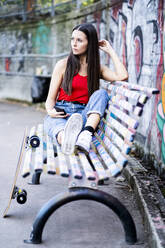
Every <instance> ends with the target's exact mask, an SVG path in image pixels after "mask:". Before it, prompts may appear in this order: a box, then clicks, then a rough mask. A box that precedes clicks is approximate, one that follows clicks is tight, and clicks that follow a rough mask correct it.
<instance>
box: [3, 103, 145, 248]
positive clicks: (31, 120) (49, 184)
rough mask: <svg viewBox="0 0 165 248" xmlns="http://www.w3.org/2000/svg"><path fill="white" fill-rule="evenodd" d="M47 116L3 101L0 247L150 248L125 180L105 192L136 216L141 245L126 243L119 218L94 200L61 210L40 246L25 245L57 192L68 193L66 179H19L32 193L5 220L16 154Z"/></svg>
mask: <svg viewBox="0 0 165 248" xmlns="http://www.w3.org/2000/svg"><path fill="white" fill-rule="evenodd" d="M44 115H45V114H44V113H42V112H39V111H37V110H36V109H35V108H34V107H33V106H32V107H27V106H24V105H20V104H11V103H7V102H0V140H1V143H0V154H1V156H0V166H1V172H0V188H1V190H0V247H4V248H34V247H36V248H37V247H41V248H45V247H50V248H55V247H56V248H72V247H73V248H84V247H86V248H130V247H133V248H148V245H147V235H146V233H145V231H144V228H143V225H142V219H141V216H140V213H139V211H138V209H137V205H136V203H135V199H134V196H133V193H132V191H130V189H129V187H128V185H127V183H126V182H124V183H120V184H119V183H116V182H115V180H112V182H111V184H110V185H109V186H102V187H101V188H102V189H103V190H105V191H106V192H109V193H110V194H112V195H114V196H115V197H117V198H118V199H119V200H120V201H122V203H124V205H125V206H126V207H127V208H128V210H129V211H130V213H131V215H132V216H133V218H134V220H135V223H136V227H137V235H138V244H136V245H134V246H130V245H127V244H126V243H125V241H124V232H123V228H122V226H121V223H120V221H119V219H118V217H117V216H116V215H115V214H114V213H113V212H112V211H111V210H109V209H108V208H107V207H105V206H104V205H101V204H99V203H96V202H92V201H85V200H81V201H77V202H73V203H69V204H67V205H65V206H63V207H62V208H61V209H58V210H57V212H56V214H54V215H52V216H51V218H50V219H49V220H48V222H47V224H46V226H45V229H44V232H43V243H42V244H40V245H28V244H24V243H23V240H24V239H29V235H30V232H31V226H32V223H33V220H34V218H35V216H36V214H37V212H38V211H39V209H40V208H41V207H42V205H43V204H44V203H45V202H47V201H48V200H49V199H50V198H51V197H53V196H54V195H55V194H57V193H59V192H62V191H64V190H66V189H67V188H66V187H67V179H64V178H61V177H59V176H56V177H55V176H48V175H43V176H42V177H41V185H35V186H34V185H33V186H32V185H29V184H28V182H29V181H30V180H31V178H30V177H28V178H26V179H22V178H21V177H20V178H19V185H20V186H21V185H23V187H24V188H25V189H26V190H27V192H28V201H27V203H26V204H24V205H19V204H17V202H16V201H15V200H13V201H12V205H11V208H10V210H9V214H10V217H8V218H2V214H3V211H4V209H5V207H6V205H7V201H8V198H9V192H10V188H11V184H12V180H13V175H14V173H15V168H16V163H17V158H18V151H19V149H20V144H21V140H22V136H23V133H24V129H25V126H28V127H31V126H32V125H33V124H37V123H38V122H42V120H43V117H44Z"/></svg>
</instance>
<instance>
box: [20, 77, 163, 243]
mask: <svg viewBox="0 0 165 248" xmlns="http://www.w3.org/2000/svg"><path fill="white" fill-rule="evenodd" d="M102 87H104V88H105V89H106V90H107V91H108V93H109V95H110V100H109V104H108V106H107V109H106V111H105V116H104V118H103V119H102V120H101V121H100V124H99V126H98V129H97V131H96V132H95V135H94V137H93V140H92V142H91V149H90V152H89V156H86V155H85V154H84V153H82V152H79V153H78V154H72V155H69V156H66V155H64V154H63V153H62V152H61V150H60V147H59V146H57V147H55V144H54V141H53V140H52V139H51V138H50V137H48V136H47V135H45V134H44V131H43V125H42V124H39V125H38V126H37V127H32V128H31V130H30V134H29V137H31V136H34V135H37V136H38V137H39V141H40V142H39V143H40V145H39V146H38V147H36V148H31V146H29V148H28V149H27V152H26V156H25V161H24V167H23V171H22V176H23V177H26V176H28V175H30V174H31V173H32V175H33V176H32V184H39V183H40V176H41V175H42V172H43V171H44V172H47V173H48V174H51V175H56V174H59V175H61V176H63V177H68V178H69V180H68V181H69V186H68V191H67V192H64V193H63V194H60V195H57V196H55V197H54V198H53V199H51V200H50V201H49V202H48V203H46V204H45V205H44V206H43V207H42V209H41V210H40V211H39V213H38V215H37V217H36V219H35V220H34V223H33V230H32V232H31V235H30V239H29V240H26V241H25V242H26V243H34V244H36V243H41V242H42V232H43V228H44V226H45V224H46V221H47V219H48V218H49V217H50V215H51V214H52V213H53V212H55V211H56V209H57V208H59V207H60V206H62V205H64V204H66V203H68V202H70V201H75V200H79V199H88V200H95V201H98V202H101V203H103V204H104V205H106V206H108V207H109V208H110V209H111V210H113V211H114V212H115V213H116V214H117V215H118V217H119V218H120V220H121V223H122V225H123V228H124V231H125V240H126V242H127V243H129V244H134V243H135V242H136V239H137V238H136V228H135V224H134V221H133V219H132V217H131V215H130V213H129V212H128V210H127V209H126V207H125V206H124V205H123V204H122V203H121V202H120V201H119V200H118V199H116V198H115V197H113V196H112V195H110V194H107V193H105V192H103V191H101V190H100V189H98V188H97V186H98V184H100V183H104V182H107V183H108V181H109V180H110V178H111V177H117V176H118V175H119V174H120V173H121V172H122V170H123V168H124V167H125V166H126V164H127V161H128V156H129V155H128V154H129V153H130V151H131V147H132V144H133V141H134V137H135V134H136V130H137V128H138V125H139V123H140V118H141V116H142V113H143V108H144V105H145V103H146V102H147V100H148V99H149V98H150V97H151V96H152V95H153V94H158V93H159V91H158V90H157V89H153V88H147V87H142V86H139V85H133V84H128V83H127V82H115V84H106V83H105V84H104V85H103V84H102ZM35 137H36V136H35ZM34 143H35V142H34ZM35 144H36V143H35ZM43 161H44V162H45V163H43Z"/></svg>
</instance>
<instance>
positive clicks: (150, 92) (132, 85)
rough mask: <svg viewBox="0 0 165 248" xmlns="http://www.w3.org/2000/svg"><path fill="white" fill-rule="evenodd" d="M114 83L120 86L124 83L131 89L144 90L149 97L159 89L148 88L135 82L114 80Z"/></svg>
mask: <svg viewBox="0 0 165 248" xmlns="http://www.w3.org/2000/svg"><path fill="white" fill-rule="evenodd" d="M115 84H117V85H119V86H121V85H124V86H126V87H128V88H129V89H131V90H138V91H143V92H145V93H146V94H147V95H148V96H149V97H151V96H152V95H153V94H158V93H159V90H158V89H156V88H150V87H145V86H142V85H139V84H138V85H137V84H130V83H127V82H124V81H115Z"/></svg>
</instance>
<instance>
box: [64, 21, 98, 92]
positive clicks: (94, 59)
mask: <svg viewBox="0 0 165 248" xmlns="http://www.w3.org/2000/svg"><path fill="white" fill-rule="evenodd" d="M74 30H79V31H81V32H83V33H84V34H85V35H86V36H87V39H88V48H87V64H88V69H87V74H88V95H89V96H91V94H92V93H93V92H94V91H95V90H97V89H99V79H100V54H99V44H98V36H97V32H96V29H95V27H94V26H93V25H92V24H91V23H86V24H80V25H77V26H76V27H74V28H73V30H72V32H73V31H74ZM79 70H80V59H79V56H78V55H74V54H73V52H72V50H71V52H70V55H69V57H68V61H67V66H66V70H65V75H64V80H63V82H62V87H63V89H64V91H65V92H66V93H67V94H68V95H71V93H72V80H73V77H74V76H75V75H76V74H77V73H78V72H79Z"/></svg>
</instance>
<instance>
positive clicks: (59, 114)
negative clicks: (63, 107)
mask: <svg viewBox="0 0 165 248" xmlns="http://www.w3.org/2000/svg"><path fill="white" fill-rule="evenodd" d="M47 113H48V115H49V116H50V117H52V118H66V117H67V116H69V114H64V112H57V111H56V110H55V108H53V109H48V110H47Z"/></svg>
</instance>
